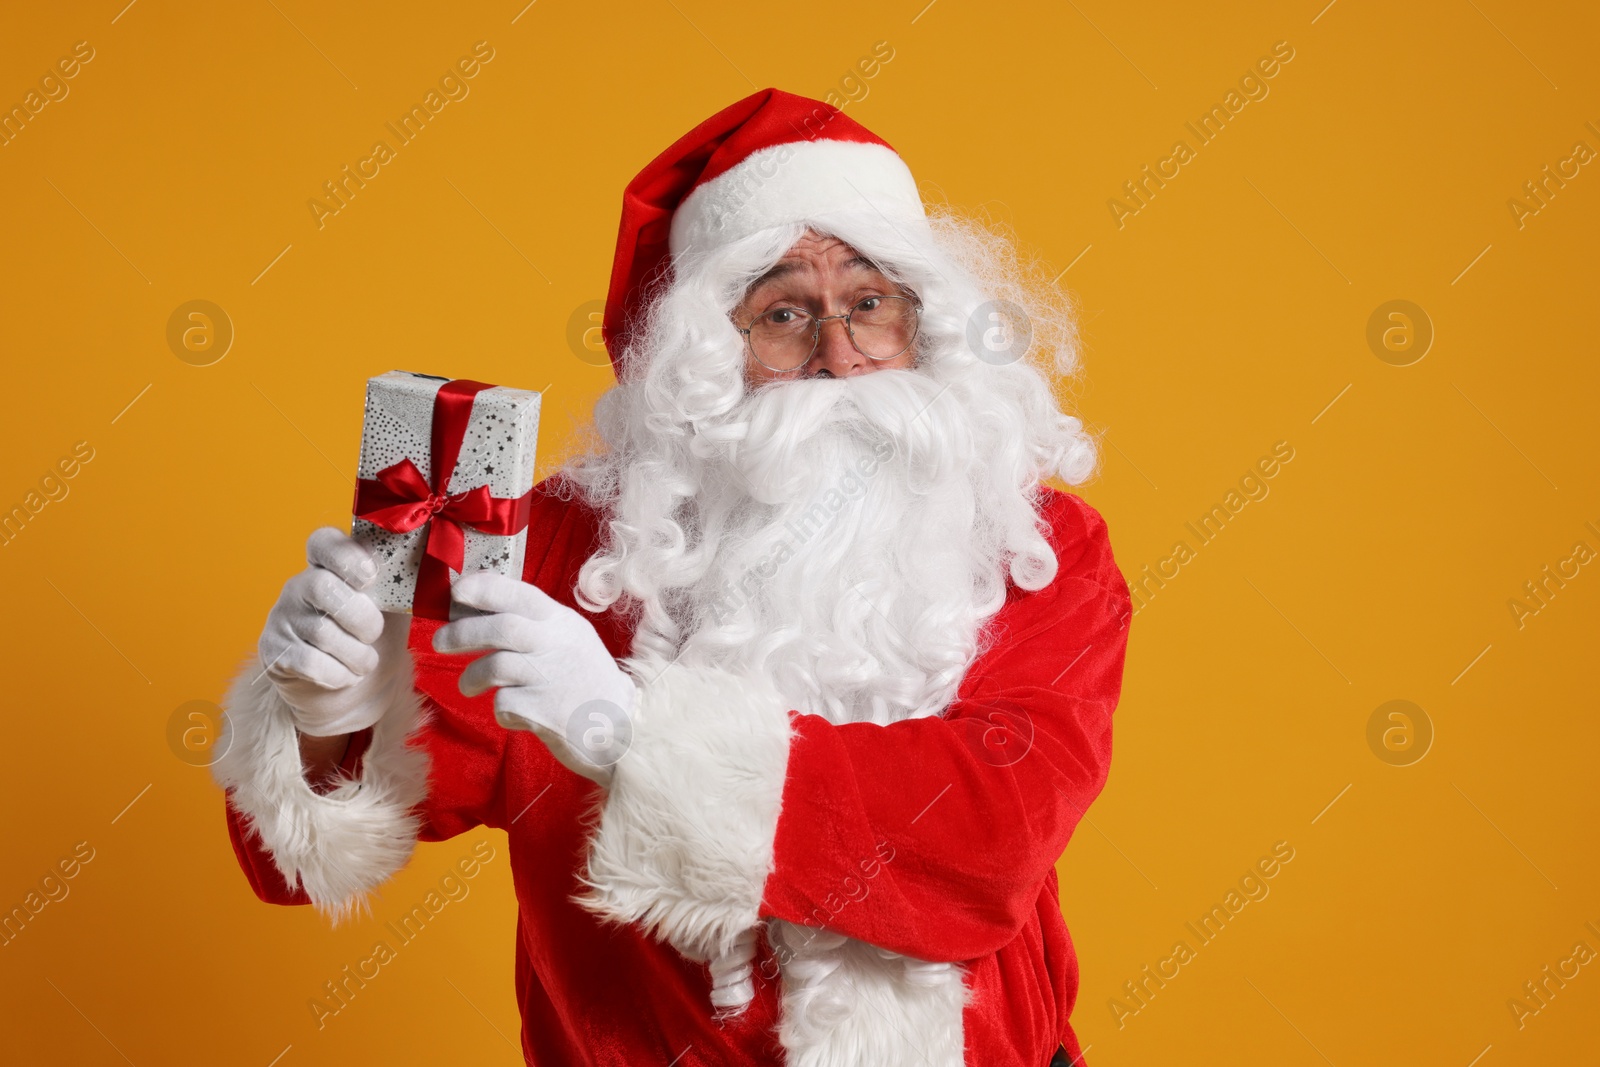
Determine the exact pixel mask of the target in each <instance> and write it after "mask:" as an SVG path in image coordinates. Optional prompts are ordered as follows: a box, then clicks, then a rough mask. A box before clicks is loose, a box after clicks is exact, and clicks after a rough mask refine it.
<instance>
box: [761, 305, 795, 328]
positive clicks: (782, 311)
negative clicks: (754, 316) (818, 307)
mask: <svg viewBox="0 0 1600 1067" xmlns="http://www.w3.org/2000/svg"><path fill="white" fill-rule="evenodd" d="M798 315H799V311H797V310H796V309H795V308H779V309H778V310H776V311H769V312H767V321H768V322H770V323H772V325H774V326H789V325H792V324H793V323H794V322H795V319H796V317H797V316H798Z"/></svg>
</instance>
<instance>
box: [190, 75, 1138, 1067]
mask: <svg viewBox="0 0 1600 1067" xmlns="http://www.w3.org/2000/svg"><path fill="white" fill-rule="evenodd" d="M1026 276H1027V275H1026V273H1025V271H1024V270H1023V268H1022V267H1021V266H1020V265H1019V263H1018V262H1017V259H1016V256H1015V254H1014V252H1013V250H1012V248H1011V246H1010V245H1009V244H1008V242H1007V241H1005V240H1004V239H1002V238H1000V237H997V236H995V235H993V234H991V233H989V232H988V231H986V230H985V229H983V228H982V227H980V226H978V225H975V224H973V223H970V222H965V221H962V220H960V219H958V218H956V217H954V216H952V215H950V214H948V213H944V212H933V213H930V212H928V211H926V210H925V209H924V206H923V204H922V201H921V199H920V197H919V196H918V192H917V187H916V183H915V182H914V180H913V179H912V176H911V173H910V171H909V170H908V169H907V168H906V166H905V164H904V163H903V162H902V161H901V159H900V157H899V156H898V155H897V154H896V153H895V152H894V150H893V149H891V148H890V147H889V145H888V144H886V143H885V142H884V141H882V140H881V139H880V138H878V137H876V136H874V135H873V134H871V133H870V132H868V131H867V130H865V129H864V128H862V127H861V126H860V125H859V124H857V123H856V122H854V121H852V120H851V119H849V118H847V117H846V116H844V115H843V114H841V113H840V112H838V111H837V110H836V109H834V108H831V107H829V106H827V105H824V104H821V103H818V102H816V101H814V100H808V99H804V98H802V97H797V96H793V95H790V94H788V93H783V92H778V91H776V90H771V89H769V90H763V91H762V92H759V93H756V94H754V95H753V96H750V97H748V98H746V99H744V100H741V101H739V102H738V103H736V104H734V105H733V106H731V107H729V108H727V109H726V110H724V111H722V112H719V113H718V114H716V115H714V116H712V117H711V118H710V119H708V120H706V121H705V122H703V123H701V124H700V125H699V126H697V127H695V128H694V129H693V130H692V131H690V132H689V133H688V134H687V135H685V136H684V137H683V138H681V139H680V140H679V141H678V142H677V143H676V144H674V145H673V146H672V147H671V148H669V149H668V150H667V151H666V152H664V153H663V154H662V155H660V156H659V157H657V158H656V159H655V160H654V161H653V162H652V163H651V164H650V165H649V166H647V167H646V168H645V169H644V170H643V171H642V172H641V173H640V174H639V176H638V177H637V178H635V179H634V180H633V182H632V183H631V184H629V186H628V188H627V190H626V193H625V196H624V207H623V216H622V227H621V235H620V238H619V242H618V248H617V256H616V263H615V268H614V271H613V275H612V281H611V288H610V293H609V299H608V302H607V307H606V315H605V335H606V340H607V344H608V347H609V349H610V351H611V353H612V356H613V359H614V362H615V364H616V368H617V373H618V381H619V384H618V385H616V386H615V387H614V388H613V389H611V390H610V391H609V392H608V393H606V394H605V395H604V396H603V397H602V398H601V400H600V402H599V403H598V404H597V406H596V411H595V431H596V440H595V442H594V447H593V449H592V450H591V451H590V452H589V454H586V455H583V456H581V457H580V458H578V459H576V460H574V461H572V462H571V463H569V464H568V465H567V467H566V468H565V469H564V470H563V471H562V472H561V473H560V474H559V475H557V476H555V477H552V478H550V479H548V480H547V481H545V482H543V483H541V484H540V485H539V486H538V487H537V488H536V491H535V494H534V505H533V513H532V519H531V521H530V523H529V526H528V537H527V557H526V565H525V567H524V570H523V575H522V579H521V581H518V580H516V579H514V578H509V577H506V576H503V575H494V574H490V573H488V572H478V573H472V574H467V575H464V576H462V577H460V578H459V579H458V580H457V581H456V582H455V584H454V586H453V592H452V595H453V597H454V600H455V601H456V602H457V603H458V604H459V605H460V606H461V607H462V608H463V609H465V610H463V611H461V612H459V613H458V615H459V617H458V618H457V619H456V620H455V621H453V622H450V623H447V624H444V625H442V626H441V625H440V624H438V623H430V622H427V621H426V620H422V619H413V618H411V617H409V616H404V615H394V614H385V613H382V612H380V611H379V610H378V609H377V607H376V606H375V605H374V602H373V601H372V599H371V598H370V597H369V596H368V595H367V593H365V592H364V591H363V590H364V589H365V588H367V587H368V586H369V585H370V583H371V581H372V577H373V575H374V573H375V570H374V567H373V564H372V560H371V558H370V556H369V555H368V554H367V552H366V550H365V549H364V548H362V547H361V546H360V545H358V544H356V543H355V542H353V541H352V540H350V539H349V538H348V537H346V536H345V535H344V534H342V533H340V532H339V531H336V530H333V529H323V530H318V531H317V532H315V533H314V534H312V536H311V539H310V541H309V543H308V555H309V562H310V566H309V567H308V569H307V570H305V571H304V572H302V573H301V574H299V575H297V576H296V577H294V578H292V579H290V580H289V582H288V583H287V585H285V587H284V590H283V594H282V596H281V597H280V599H279V600H278V602H277V604H276V605H275V606H274V607H273V608H272V610H271V612H270V614H269V615H268V618H267V623H266V629H265V632H264V633H263V635H262V638H261V642H260V645H259V649H258V658H255V659H252V661H251V662H250V663H249V664H248V665H247V666H246V668H245V669H244V670H243V671H242V672H241V673H240V675H239V677H238V680H237V681H236V682H235V683H234V685H233V686H232V688H231V690H230V692H229V694H228V697H227V700H226V706H227V734H226V736H225V738H224V739H223V741H222V744H221V748H222V750H223V751H224V753H225V754H224V755H223V756H222V757H221V758H220V759H219V760H218V761H217V762H216V763H215V764H214V769H215V773H216V777H217V780H218V781H219V782H220V783H221V784H222V785H223V786H224V787H225V789H226V790H227V814H228V824H229V828H230V831H231V834H232V840H233V844H234V847H235V850H236V851H237V854H238V857H239V861H240V864H241V866H242V867H243V868H244V871H245V873H246V875H247V876H248V878H249V880H250V884H251V886H252V887H253V888H254V889H255V891H256V893H257V894H258V895H259V896H260V897H261V898H262V899H263V900H267V901H270V902H273V903H278V904H305V903H310V904H313V905H316V906H317V907H318V908H319V909H321V910H322V911H324V912H325V913H327V914H328V915H330V916H332V917H333V918H334V919H335V921H337V920H338V919H339V918H342V917H344V916H346V915H348V914H349V913H351V912H352V911H353V910H356V909H360V908H363V907H364V906H365V902H366V897H367V895H368V894H369V893H370V892H371V891H372V890H374V889H375V888H377V887H378V886H380V885H381V884H382V883H383V882H384V881H385V880H386V879H388V878H389V877H390V876H391V875H393V874H394V873H395V871H397V870H398V869H399V868H401V867H402V866H404V865H405V863H406V862H407V859H408V858H409V857H410V855H411V854H412V850H413V848H414V846H415V844H416V842H417V841H419V840H420V841H441V840H444V839H446V838H450V837H453V836H455V835H457V834H461V833H464V832H466V831H469V830H471V829H473V828H475V827H478V826H490V827H495V828H497V829H501V830H504V831H506V833H507V835H508V847H509V852H510V866H511V869H512V874H513V877H514V880H515V886H516V895H517V900H518V905H519V909H520V914H519V921H518V925H517V946H516V982H517V998H518V1003H519V1005H520V1006H521V1011H522V1018H523V1028H522V1046H523V1051H524V1055H525V1056H526V1059H527V1062H528V1063H531V1064H539V1065H543V1067H555V1065H578V1064H641V1063H658V1064H663V1065H664V1064H682V1065H687V1064H701V1063H704V1064H720V1065H734V1064H779V1063H787V1064H793V1065H807V1067H902V1065H904V1067H912V1065H921V1067H956V1065H959V1064H972V1065H983V1067H999V1065H1002V1064H1005V1065H1011V1064H1016V1065H1026V1067H1046V1065H1047V1064H1052V1063H1063V1064H1064V1063H1074V1064H1076V1063H1079V1062H1081V1052H1080V1049H1079V1044H1078V1041H1077V1038H1076V1037H1075V1036H1074V1034H1073V1031H1072V1028H1071V1026H1070V1025H1069V1023H1068V1016H1069V1013H1070V1012H1071V1009H1072V1006H1073V1002H1074V1000H1075V998H1076V995H1077V987H1078V969H1077V962H1076V959H1075V957H1074V954H1073V948H1072V943H1071V941H1070V940H1069V938H1068V935H1067V930H1066V927H1065V925H1064V923H1063V921H1062V915H1061V909H1060V903H1059V900H1058V895H1057V888H1058V887H1057V881H1056V872H1055V863H1056V860H1057V859H1058V858H1059V857H1060V856H1061V854H1062V852H1063V850H1064V849H1065V847H1066V844H1067V841H1068V839H1069V837H1070V836H1071V834H1072V831H1073V828H1074V826H1075V825H1076V824H1077V822H1078V820H1079V818H1080V817H1081V816H1082V814H1083V811H1084V809H1085V808H1086V807H1087V806H1088V804H1089V803H1090V802H1091V801H1092V800H1093V799H1094V797H1095V796H1096V794H1097V793H1098V792H1099V790H1100V788H1101V786H1102V785H1103V783H1104V782H1105V779H1106V773H1107V768H1108V765H1109V761H1110V758H1111V717H1112V712H1113V709H1114V708H1115V706H1116V703H1117V698H1118V694H1119V691H1120V688H1121V678H1122V667H1123V654H1124V649H1125V646H1126V641H1127V623H1128V618H1129V598H1128V590H1127V585H1126V583H1125V582H1124V580H1123V577H1122V575H1121V573H1120V572H1119V570H1118V568H1117V565H1116V563H1115V562H1114V560H1113V558H1112V552H1111V547H1110V543H1109V540H1108V538H1107V533H1106V526H1105V523H1104V522H1103V521H1102V520H1101V518H1100V516H1099V515H1098V514H1097V513H1096V512H1095V510H1094V509H1093V508H1091V507H1089V506H1088V505H1087V504H1086V503H1084V502H1083V500H1081V499H1080V498H1078V497H1077V496H1075V495H1073V494H1071V493H1066V492H1062V491H1059V490H1057V489H1054V488H1051V487H1049V486H1048V485H1046V484H1045V483H1044V481H1043V480H1044V479H1047V478H1052V477H1054V478H1059V479H1060V480H1062V481H1063V482H1065V483H1067V484H1073V485H1075V484H1078V483H1081V482H1082V481H1083V480H1085V479H1086V478H1087V477H1088V476H1089V475H1090V473H1091V472H1092V470H1093V468H1094V465H1095V451H1094V447H1093V443H1092V441H1091V440H1090V439H1089V438H1088V436H1087V435H1086V434H1085V433H1084V431H1083V428H1082V425H1081V423H1080V422H1079V420H1078V419H1076V418H1074V417H1072V416H1070V415H1068V414H1065V413H1064V412H1063V411H1062V407H1061V404H1060V402H1059V401H1058V400H1057V398H1056V397H1055V395H1054V393H1053V389H1052V385H1053V383H1056V382H1059V381H1061V380H1063V379H1064V378H1065V377H1066V375H1067V374H1068V373H1069V372H1070V371H1072V369H1073V365H1074V356H1075V345H1074V337H1073V332H1072V328H1071V320H1070V316H1069V315H1068V313H1067V308H1066V307H1065V305H1064V303H1063V302H1062V301H1061V300H1060V298H1059V297H1057V296H1052V295H1049V293H1048V292H1046V291H1042V290H1040V289H1038V288H1030V287H1029V286H1028V285H1027V284H1025V283H1024V279H1025V277H1026Z"/></svg>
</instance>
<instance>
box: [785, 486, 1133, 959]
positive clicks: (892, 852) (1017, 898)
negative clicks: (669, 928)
mask: <svg viewBox="0 0 1600 1067" xmlns="http://www.w3.org/2000/svg"><path fill="white" fill-rule="evenodd" d="M1044 517H1045V519H1046V520H1047V521H1048V522H1049V524H1050V527H1051V531H1050V535H1049V536H1050V540H1051V542H1052V544H1053V546H1054V547H1055V549H1056V553H1057V558H1058V562H1059V569H1058V571H1057V574H1056V578H1055V581H1054V582H1052V583H1051V584H1050V585H1049V586H1047V587H1046V588H1045V589H1042V590H1040V591H1038V592H1036V593H1025V592H1021V591H1019V590H1017V589H1016V588H1015V587H1012V589H1011V590H1010V595H1009V596H1008V599H1007V603H1006V604H1005V606H1004V607H1002V608H1001V610H1000V611H999V612H998V613H997V614H996V615H995V616H994V618H993V619H992V620H991V622H990V626H989V627H988V628H987V629H986V631H985V641H986V642H987V644H988V650H987V651H986V652H984V653H983V654H981V655H980V656H979V658H978V660H977V662H976V663H975V664H974V666H973V668H972V669H971V670H970V671H969V672H968V674H967V676H966V677H965V679H964V680H963V682H962V685H961V690H960V693H959V694H958V697H957V700H956V702H955V703H954V704H952V705H951V706H950V707H949V708H948V709H946V711H945V713H944V714H943V715H942V716H940V717H931V718H924V719H911V720H906V721H902V722H898V723H894V724H892V725H889V726H878V725H874V724H870V723H852V724H847V725H842V726H835V725H833V724H832V723H830V722H829V721H828V720H826V719H823V718H821V717H820V716H816V715H802V714H799V713H795V712H791V718H792V721H793V723H794V726H795V729H796V734H795V737H794V740H793V743H792V746H791V748H790V753H789V765H788V772H787V777H786V780H785V784H784V793H783V804H782V809H781V813H780V815H779V820H778V826H777V835H776V843H775V847H774V868H773V871H772V873H771V875H770V876H769V878H768V881H767V884H766V888H765V893H764V899H763V904H762V913H763V914H764V915H771V916H775V917H777V918H780V919H784V920H787V921H789V922H794V923H801V924H804V925H808V926H822V927H827V928H828V929H830V930H833V931H836V932H838V933H842V934H845V935H847V936H849V937H852V938H856V939H859V940H862V941H866V942H868V943H870V944H873V945H878V946H880V947H882V948H887V949H890V950H893V951H896V952H900V953H903V954H905V955H909V956H912V957H915V958H917V959H924V960H932V961H949V962H955V961H962V960H969V959H974V958H977V957H980V956H986V955H988V954H990V953H992V952H996V951H998V950H999V949H1000V948H1002V947H1003V946H1005V945H1006V944H1008V943H1010V942H1011V941H1012V940H1013V939H1014V938H1015V936H1016V935H1017V933H1018V931H1020V930H1021V928H1022V927H1023V925H1024V924H1025V923H1026V922H1027V921H1028V918H1029V916H1030V915H1031V914H1032V913H1033V912H1034V910H1035V908H1036V907H1037V903H1038V899H1039V893H1040V890H1041V886H1042V885H1043V884H1044V883H1045V881H1046V879H1048V878H1049V877H1050V875H1051V874H1052V872H1053V870H1054V865H1055V862H1056V860H1057V859H1058V858H1059V857H1060V856H1061V854H1062V852H1064V851H1065V850H1066V845H1067V841H1068V839H1069V838H1070V837H1071V835H1072V831H1073V829H1074V827H1075V826H1076V825H1077V822H1078V819H1079V818H1080V817H1081V816H1082V814H1083V811H1084V809H1085V808H1086V807H1088V805H1089V803H1090V802H1091V801H1092V800H1093V799H1094V798H1095V797H1096V796H1097V795H1098V794H1099V792H1100V789H1101V787H1102V786H1103V785H1104V784H1105V780H1106V774H1107V771H1108V768H1109V765H1110V760H1111V716H1112V712H1113V710H1114V709H1115V708H1116V705H1117V700H1118V697H1119V696H1120V693H1121V688H1122V668H1123V657H1124V653H1125V651H1126V647H1127V638H1128V620H1129V618H1130V615H1131V612H1130V601H1129V596H1128V586H1127V583H1126V581H1125V580H1124V579H1123V576H1122V573H1121V572H1120V571H1119V570H1118V569H1117V566H1116V563H1115V561H1114V560H1113V558H1112V553H1111V545H1110V541H1109V538H1108V536H1107V531H1106V526H1105V522H1104V521H1103V520H1102V519H1101V517H1100V515H1099V514H1098V513H1097V512H1096V511H1095V510H1094V509H1093V508H1091V507H1090V506H1089V505H1088V504H1086V503H1084V502H1083V501H1082V500H1081V499H1079V498H1078V497H1076V496H1073V495H1071V494H1067V493H1055V494H1054V499H1053V500H1051V501H1050V502H1049V503H1048V504H1047V506H1046V508H1045V512H1044Z"/></svg>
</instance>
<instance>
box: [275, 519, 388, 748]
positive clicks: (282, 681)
mask: <svg viewBox="0 0 1600 1067" xmlns="http://www.w3.org/2000/svg"><path fill="white" fill-rule="evenodd" d="M306 559H307V561H308V562H309V563H310V566H309V567H307V568H306V569H305V570H303V571H301V572H300V573H299V574H297V575H295V576H294V577H293V578H290V579H289V580H288V582H286V583H285V584H284V587H283V592H282V593H281V594H280V595H279V596H278V602H277V603H276V604H274V605H273V606H272V610H271V611H270V612H269V613H268V614H267V625H266V628H265V629H264V630H263V631H262V633H261V643H260V645H259V646H258V649H259V652H260V655H261V664H262V667H263V669H264V671H265V673H266V675H267V677H268V678H269V679H271V680H272V684H273V686H274V687H275V688H276V689H277V691H278V695H279V696H281V697H282V698H283V702H284V703H285V704H287V705H289V708H290V709H291V710H292V711H293V713H294V720H295V726H296V727H297V728H298V729H299V730H300V732H301V733H304V734H310V735H311V736H313V737H327V736H330V735H334V734H348V733H355V732H356V731H358V730H363V729H366V728H367V727H368V726H371V725H373V724H374V723H376V722H377V721H378V720H379V719H380V718H382V716H383V711H384V709H385V708H386V707H389V706H390V704H391V703H392V702H393V695H394V694H393V689H394V687H395V686H396V685H398V684H400V682H401V680H402V679H409V678H410V677H411V653H410V651H409V650H408V649H407V648H406V638H407V635H408V634H409V632H410V627H411V619H410V617H409V616H407V615H403V614H397V613H385V612H382V611H379V610H378V606H377V604H376V603H374V602H373V599H372V597H370V596H368V595H367V594H366V593H364V592H362V590H364V589H366V588H367V587H368V586H370V585H371V584H372V582H373V580H374V579H376V577H377V574H378V568H377V565H376V564H375V563H374V562H373V560H372V556H371V554H370V553H368V552H367V550H366V549H365V548H363V547H362V546H361V545H359V544H357V543H356V542H355V541H353V540H351V539H350V537H349V536H348V535H346V534H344V533H343V532H341V531H339V530H337V529H334V528H333V527H331V526H325V527H323V528H322V529H320V530H316V531H315V532H313V533H312V535H311V537H310V538H309V539H307V541H306Z"/></svg>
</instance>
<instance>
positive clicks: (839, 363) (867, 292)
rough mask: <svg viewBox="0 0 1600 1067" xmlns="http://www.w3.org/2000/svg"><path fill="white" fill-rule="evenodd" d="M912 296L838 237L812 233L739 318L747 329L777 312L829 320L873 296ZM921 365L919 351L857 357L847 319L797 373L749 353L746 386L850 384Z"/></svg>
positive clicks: (762, 283) (830, 328) (752, 294)
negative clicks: (808, 381) (800, 381)
mask: <svg viewBox="0 0 1600 1067" xmlns="http://www.w3.org/2000/svg"><path fill="white" fill-rule="evenodd" d="M900 295H908V294H906V292H905V290H904V289H903V288H901V287H900V286H898V285H896V284H895V283H894V282H893V281H891V280H890V279H889V278H888V277H887V276H885V275H884V273H883V272H882V271H880V270H879V269H878V268H877V267H876V266H874V265H873V264H872V263H871V262H870V261H869V260H867V259H866V258H865V257H864V256H862V255H861V254H860V253H859V252H857V251H856V250H855V249H854V248H852V247H850V246H849V245H847V244H845V243H844V242H843V241H841V240H839V239H838V238H837V237H825V236H822V235H819V234H817V233H815V232H813V231H810V230H807V231H806V233H805V234H804V236H802V237H801V238H800V240H798V241H796V242H795V243H794V246H793V247H792V248H790V249H789V251H788V252H786V253H784V256H783V258H782V259H780V260H779V261H778V262H777V263H776V264H775V265H774V266H773V268H772V269H771V270H769V271H768V272H767V273H766V274H764V275H762V276H761V277H760V278H759V279H757V280H756V282H755V284H754V285H752V286H751V287H750V289H749V291H748V292H747V293H745V297H744V300H743V301H742V302H741V303H740V304H739V306H738V307H737V308H735V309H734V312H733V320H734V322H735V323H737V324H738V325H739V326H740V327H741V328H747V327H748V326H749V325H750V322H751V320H752V319H754V318H755V317H756V316H758V315H762V314H765V313H766V312H768V311H771V310H773V309H774V308H782V307H797V308H804V309H805V310H806V311H809V312H811V314H813V315H815V316H818V317H823V316H828V315H843V314H844V313H845V312H847V311H849V310H850V309H851V308H852V307H854V306H855V305H856V304H858V303H860V302H861V301H862V300H865V299H867V298H868V297H871V296H900ZM915 359H916V348H915V346H913V347H911V348H909V349H907V350H906V351H905V352H902V353H901V354H900V355H898V356H895V357H893V358H892V359H882V360H878V359H870V358H868V357H867V356H865V355H863V354H862V353H860V352H858V351H856V348H855V346H854V345H853V344H851V343H850V335H849V333H848V331H847V330H846V329H845V322H844V320H843V319H834V320H832V321H829V322H825V323H823V324H822V334H821V336H819V337H818V338H817V347H816V351H814V352H812V354H811V358H810V359H809V360H808V361H806V362H805V363H804V364H802V365H801V366H799V367H796V368H795V369H794V370H789V371H775V370H772V369H771V368H769V367H765V366H763V365H762V364H761V363H759V362H757V361H756V359H755V357H754V356H753V355H751V353H750V349H749V346H748V345H746V347H745V380H746V381H748V382H750V383H751V384H752V385H759V384H761V383H763V382H770V381H792V380H794V379H796V378H806V377H833V378H846V377H850V376H853V375H857V374H867V373H869V372H871V371H875V370H894V369H904V368H906V367H909V366H911V364H912V363H913V362H914V361H915Z"/></svg>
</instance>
